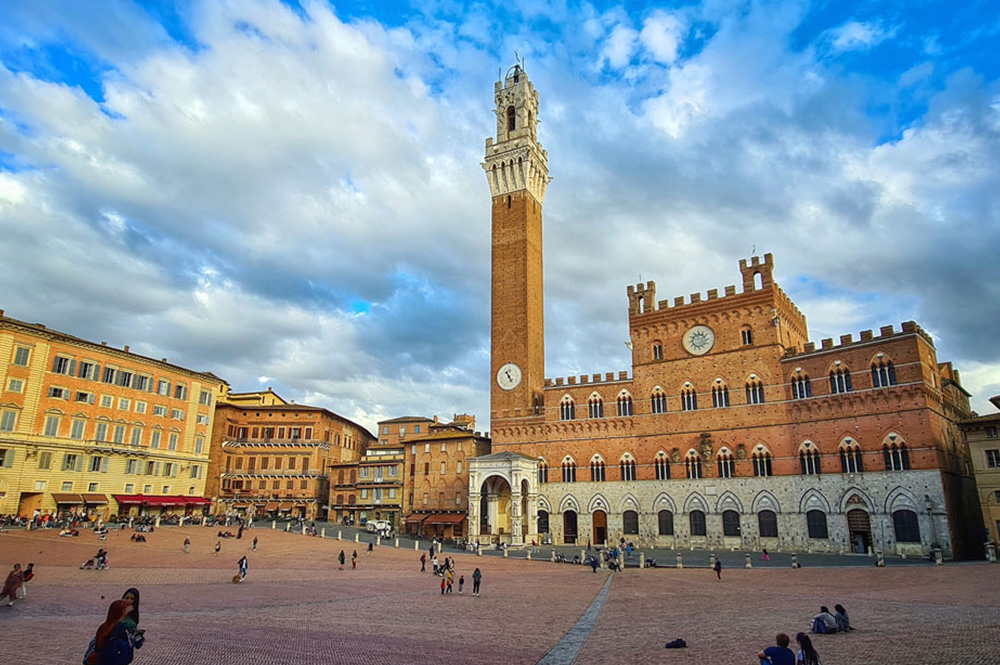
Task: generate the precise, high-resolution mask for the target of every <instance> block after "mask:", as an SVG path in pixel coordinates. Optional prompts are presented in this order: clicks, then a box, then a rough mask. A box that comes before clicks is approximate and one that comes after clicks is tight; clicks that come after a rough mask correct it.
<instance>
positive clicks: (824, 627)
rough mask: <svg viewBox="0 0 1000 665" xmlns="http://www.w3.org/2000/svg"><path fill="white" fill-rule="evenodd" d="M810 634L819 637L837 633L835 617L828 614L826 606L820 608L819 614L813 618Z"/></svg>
mask: <svg viewBox="0 0 1000 665" xmlns="http://www.w3.org/2000/svg"><path fill="white" fill-rule="evenodd" d="M812 632H814V633H819V634H820V635H823V634H825V633H836V632H837V617H835V616H833V615H832V614H830V608H828V607H827V606H826V605H823V606H822V607H820V608H819V614H817V615H816V616H814V617H813V620H812Z"/></svg>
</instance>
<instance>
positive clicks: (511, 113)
mask: <svg viewBox="0 0 1000 665" xmlns="http://www.w3.org/2000/svg"><path fill="white" fill-rule="evenodd" d="M494 97H495V101H496V109H495V113H496V116H497V133H496V139H495V140H494V139H493V138H492V137H491V138H487V139H486V160H485V161H484V162H483V164H482V166H483V169H484V170H485V171H486V178H487V180H488V181H489V185H490V193H491V195H492V197H493V289H492V330H491V339H492V346H491V354H490V358H491V360H490V367H491V370H492V376H493V385H492V390H491V393H490V397H491V407H490V410H491V423H492V424H491V428H492V429H493V431H494V435H495V436H494V445H496V444H497V443H500V444H502V441H497V438H496V434H498V433H499V430H498V427H497V426H498V425H501V426H502V425H503V424H504V423H505V421H506V424H513V423H514V422H516V421H518V420H522V419H525V418H529V419H530V418H534V417H536V416H539V417H540V414H541V407H542V399H543V396H542V395H543V392H542V391H543V387H544V383H545V331H544V324H543V309H544V308H543V299H542V201H543V200H544V198H545V188H546V186H547V185H548V183H549V168H548V155H547V154H546V152H545V151H544V150H542V146H541V145H540V144H539V143H538V137H537V133H536V127H537V124H538V93H537V92H536V91H535V87H534V86H533V85H532V84H531V81H529V80H528V76H527V74H525V72H524V69H523V68H522V67H521V64H520V63H518V64H516V65H514V66H513V67H511V68H510V69H509V70H507V74H506V76H505V77H504V79H503V80H502V81H497V82H496V83H495V84H494Z"/></svg>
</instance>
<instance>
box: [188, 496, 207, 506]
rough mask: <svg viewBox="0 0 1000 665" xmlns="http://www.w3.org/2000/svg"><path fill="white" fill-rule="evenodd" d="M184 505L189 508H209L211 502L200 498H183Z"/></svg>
mask: <svg viewBox="0 0 1000 665" xmlns="http://www.w3.org/2000/svg"><path fill="white" fill-rule="evenodd" d="M184 503H186V504H187V505H189V506H210V505H212V500H211V499H203V498H202V497H200V496H186V497H184Z"/></svg>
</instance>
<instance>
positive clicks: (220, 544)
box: [215, 540, 222, 556]
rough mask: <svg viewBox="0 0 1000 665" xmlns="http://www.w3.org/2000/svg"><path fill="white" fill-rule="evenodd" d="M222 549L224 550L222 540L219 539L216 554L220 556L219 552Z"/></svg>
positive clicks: (216, 544) (216, 542) (216, 543)
mask: <svg viewBox="0 0 1000 665" xmlns="http://www.w3.org/2000/svg"><path fill="white" fill-rule="evenodd" d="M221 551H222V541H221V540H217V541H215V556H219V552H221Z"/></svg>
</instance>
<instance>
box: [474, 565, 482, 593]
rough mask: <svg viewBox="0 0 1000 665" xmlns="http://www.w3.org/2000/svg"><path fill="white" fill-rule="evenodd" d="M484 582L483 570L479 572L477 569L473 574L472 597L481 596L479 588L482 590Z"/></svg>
mask: <svg viewBox="0 0 1000 665" xmlns="http://www.w3.org/2000/svg"><path fill="white" fill-rule="evenodd" d="M482 582H483V573H482V571H481V570H479V569H478V568H476V570H475V571H474V572H473V573H472V595H473V596H478V595H479V588H480V585H481V584H482Z"/></svg>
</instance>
